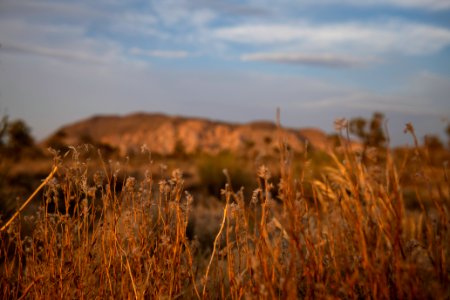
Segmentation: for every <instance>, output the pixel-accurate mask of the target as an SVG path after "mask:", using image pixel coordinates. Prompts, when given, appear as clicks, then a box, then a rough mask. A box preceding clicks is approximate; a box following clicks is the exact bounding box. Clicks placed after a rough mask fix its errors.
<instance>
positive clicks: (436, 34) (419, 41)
mask: <svg viewBox="0 0 450 300" xmlns="http://www.w3.org/2000/svg"><path fill="white" fill-rule="evenodd" d="M213 36H214V37H216V38H217V39H220V40H226V41H229V42H235V43H242V44H251V45H255V46H258V45H270V46H276V47H278V48H279V47H281V46H290V47H295V48H296V49H297V51H307V52H309V51H328V52H329V51H333V52H335V51H337V52H348V51H352V52H360V53H374V54H376V53H385V52H394V53H401V54H410V55H411V54H413V55H422V54H432V53H435V52H438V51H440V50H442V49H443V48H445V47H447V46H448V45H450V30H449V29H447V28H441V27H437V26H432V25H426V24H418V23H412V22H406V21H396V20H387V21H385V22H377V23H356V22H351V23H336V24H327V25H317V24H308V23H298V24H287V25H285V24H281V25H279V24H260V25H248V24H244V25H237V26H232V27H223V28H219V29H216V30H215V31H214V32H213Z"/></svg>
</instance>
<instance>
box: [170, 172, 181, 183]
mask: <svg viewBox="0 0 450 300" xmlns="http://www.w3.org/2000/svg"><path fill="white" fill-rule="evenodd" d="M182 178H183V172H182V171H181V170H180V169H175V170H173V171H172V180H173V181H175V182H179V181H181V180H182Z"/></svg>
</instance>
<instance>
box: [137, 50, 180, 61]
mask: <svg viewBox="0 0 450 300" xmlns="http://www.w3.org/2000/svg"><path fill="white" fill-rule="evenodd" d="M130 54H132V55H138V56H150V57H157V58H168V59H170V58H186V57H188V56H189V52H187V51H183V50H143V49H140V48H132V49H131V50H130Z"/></svg>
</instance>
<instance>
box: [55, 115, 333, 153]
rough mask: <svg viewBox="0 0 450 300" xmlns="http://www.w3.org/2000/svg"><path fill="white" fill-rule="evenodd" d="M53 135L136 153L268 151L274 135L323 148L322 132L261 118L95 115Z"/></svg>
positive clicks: (296, 145) (299, 146) (299, 147)
mask: <svg viewBox="0 0 450 300" xmlns="http://www.w3.org/2000/svg"><path fill="white" fill-rule="evenodd" d="M57 134H58V138H59V139H60V142H62V143H64V144H66V145H77V144H81V143H89V142H91V143H101V144H107V145H110V146H112V147H114V148H117V149H119V151H120V153H121V154H127V153H130V152H136V151H140V149H141V147H142V146H143V145H146V146H147V148H148V149H149V150H150V151H151V152H153V153H160V154H173V153H177V152H184V153H187V154H192V153H197V152H203V153H210V154H214V153H219V152H221V151H233V152H252V153H258V154H272V153H274V152H276V151H278V150H277V149H278V147H279V141H280V139H281V141H282V142H283V143H285V144H286V145H289V147H290V149H292V150H293V151H297V152H301V151H303V150H304V149H305V144H306V143H307V142H308V144H309V145H310V146H312V147H314V148H317V149H320V150H326V149H327V147H328V146H329V142H328V139H327V137H326V135H325V133H323V132H322V131H320V130H318V129H315V128H308V129H300V130H295V129H282V130H280V129H278V128H277V126H276V125H275V124H274V123H271V122H264V121H261V122H253V123H248V124H234V123H225V122H218V121H211V120H207V119H199V118H184V117H175V116H166V115H162V114H144V113H138V114H131V115H127V116H96V117H92V118H90V119H87V120H83V121H80V122H77V123H75V124H71V125H67V126H65V127H62V128H61V129H59V130H58V132H57ZM55 135H56V134H55ZM55 135H53V136H51V137H49V140H50V139H51V138H54V137H55Z"/></svg>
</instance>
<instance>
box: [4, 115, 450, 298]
mask: <svg viewBox="0 0 450 300" xmlns="http://www.w3.org/2000/svg"><path fill="white" fill-rule="evenodd" d="M341 123H342V124H340V126H338V127H339V128H338V129H340V130H341V131H342V132H341V135H339V136H338V139H339V140H340V142H339V148H337V149H335V150H334V151H331V152H330V153H328V154H326V156H327V157H326V159H322V161H326V164H325V163H322V164H320V165H318V164H314V163H312V162H311V156H310V154H308V153H305V154H303V155H300V156H299V155H294V154H292V153H290V152H289V149H288V147H287V146H286V145H284V144H283V143H282V142H280V151H279V160H278V163H277V167H276V168H275V166H274V164H273V163H270V164H269V163H268V164H260V165H259V166H257V168H256V170H255V171H254V179H248V180H247V181H245V179H239V182H242V181H245V182H248V184H249V185H251V183H254V184H255V185H256V186H255V187H254V189H252V190H251V191H250V192H249V191H246V190H243V189H240V184H239V183H238V184H236V183H235V182H234V178H233V174H239V175H238V176H239V177H245V176H250V175H248V173H245V172H241V173H235V172H233V170H235V169H236V165H235V164H233V160H232V159H229V158H227V159H225V160H223V161H225V162H227V163H228V164H232V165H233V167H232V169H230V170H231V171H229V170H227V169H226V166H225V169H224V170H223V177H222V178H224V180H225V182H226V183H225V184H224V185H223V186H222V188H221V190H220V191H218V192H219V193H220V198H221V202H219V201H215V200H213V199H210V198H207V199H195V198H194V197H193V196H192V195H191V194H190V193H189V192H187V191H185V190H184V184H185V181H184V178H183V173H182V171H180V170H179V169H177V168H171V167H169V170H167V167H165V166H162V167H160V168H159V171H158V174H155V173H156V172H155V167H154V165H153V162H152V160H151V158H149V159H148V161H147V165H146V169H147V171H143V172H142V174H140V176H137V175H135V174H132V175H133V176H134V177H133V176H131V174H130V173H129V172H128V171H127V170H126V168H124V167H123V166H120V165H118V164H116V163H114V162H112V161H110V162H104V160H103V159H102V158H101V156H100V158H99V161H100V165H99V164H91V163H89V161H87V160H85V159H84V158H83V155H82V151H83V150H82V148H72V149H71V150H70V151H69V152H67V154H66V156H60V155H59V154H58V153H56V152H55V153H54V170H55V172H56V173H55V175H54V176H52V177H51V178H50V177H49V178H48V180H47V181H46V184H45V187H44V191H43V192H42V193H41V194H39V196H37V198H41V199H42V200H41V201H40V203H41V204H40V206H39V208H38V211H37V213H36V214H32V215H29V216H26V217H22V216H19V218H17V219H15V220H14V222H12V223H11V224H10V225H8V224H6V220H5V219H3V223H0V225H1V226H2V229H4V230H2V232H1V233H0V234H1V244H0V259H1V262H0V263H1V270H0V271H1V274H0V291H1V293H2V294H1V297H2V298H3V299H17V298H36V299H42V298H44V299H46V298H61V299H67V298H79V299H83V298H88V299H91V298H111V297H112V298H118V299H120V298H136V299H142V298H148V299H160V298H184V299H185V298H201V299H205V298H206V299H209V298H232V299H240V298H250V299H277V298H283V299H284V298H288V299H295V298H350V299H352V298H374V299H387V298H393V299H403V298H406V299H411V298H438V299H446V298H449V297H450V262H449V259H448V257H449V254H450V253H449V252H450V249H449V248H450V233H449V225H450V224H449V213H448V207H449V203H450V191H449V186H450V185H449V179H448V167H447V165H446V164H440V163H439V162H436V161H435V157H436V155H433V153H430V152H429V149H428V148H423V147H419V145H418V144H417V145H416V147H415V148H414V149H407V150H405V151H402V152H400V153H396V154H394V153H393V152H392V151H391V150H389V149H387V148H385V147H367V149H364V151H363V153H356V152H354V151H352V150H351V149H350V148H349V146H348V143H346V142H345V140H346V139H344V138H343V136H342V135H345V134H346V132H345V128H346V124H344V122H341ZM338 125H339V124H338ZM406 129H407V131H408V132H409V133H411V134H412V138H413V139H415V136H414V129H413V128H412V126H410V125H408V127H407V128H406ZM282 140H283V139H282V138H280V141H282ZM369 146H370V145H369ZM441 150H442V149H441ZM442 151H444V152H443V153H447V154H443V157H448V151H447V152H446V150H442ZM445 155H447V156H445ZM90 159H93V158H92V157H90ZM221 163H222V161H221ZM220 166H221V167H222V165H221V164H220ZM213 168H214V165H212V164H211V161H210V160H206V161H205V158H202V165H201V166H200V169H201V170H203V171H201V172H202V173H203V176H205V177H207V178H212V177H213V176H214V175H213V174H209V173H208V172H210V171H211V169H213ZM216 185H217V180H216V179H215V178H214V179H213V180H212V184H211V185H210V186H208V187H207V188H208V189H214V188H217V186H216ZM246 188H247V190H248V187H246ZM34 201H35V202H39V199H35V200H34ZM208 201H211V202H214V201H215V202H214V203H213V204H214V205H213V204H212V203H208ZM200 205H201V206H208V207H209V208H208V210H207V215H209V219H206V221H205V220H203V221H202V218H208V217H207V216H206V214H200V213H199V211H200V210H201V209H200ZM211 216H215V218H213V217H211ZM195 223H197V224H200V226H196V228H194V227H195V226H194V225H193V224H195ZM26 228H33V230H25V229H26ZM208 230H209V231H211V230H212V231H213V232H214V233H213V236H212V238H211V239H209V240H208V239H204V238H202V236H204V233H203V232H202V231H208Z"/></svg>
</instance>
